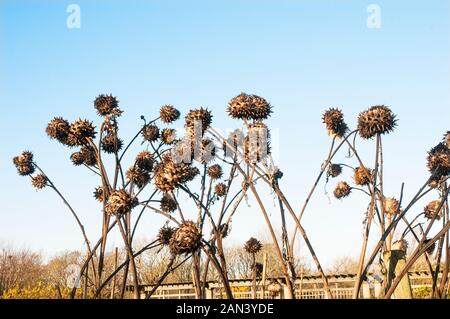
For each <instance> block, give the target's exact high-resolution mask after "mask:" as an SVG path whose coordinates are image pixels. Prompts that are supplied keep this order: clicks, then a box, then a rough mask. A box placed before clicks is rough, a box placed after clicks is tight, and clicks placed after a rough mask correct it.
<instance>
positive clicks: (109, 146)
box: [102, 133, 123, 154]
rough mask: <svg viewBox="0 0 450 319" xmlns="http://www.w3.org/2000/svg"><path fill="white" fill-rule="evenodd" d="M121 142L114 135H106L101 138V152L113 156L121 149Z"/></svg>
mask: <svg viewBox="0 0 450 319" xmlns="http://www.w3.org/2000/svg"><path fill="white" fill-rule="evenodd" d="M122 146H123V142H122V140H121V139H120V138H118V137H116V134H113V133H108V134H106V135H105V136H104V137H103V138H102V150H103V151H104V152H105V153H108V154H115V153H117V152H118V151H120V150H121V149H122Z"/></svg>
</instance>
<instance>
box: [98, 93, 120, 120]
mask: <svg viewBox="0 0 450 319" xmlns="http://www.w3.org/2000/svg"><path fill="white" fill-rule="evenodd" d="M94 106H95V109H96V110H97V113H98V115H100V116H108V115H111V116H120V115H121V114H122V111H121V110H120V109H119V102H118V101H117V99H116V98H115V97H114V96H112V95H105V94H100V95H99V96H97V98H96V99H95V101H94Z"/></svg>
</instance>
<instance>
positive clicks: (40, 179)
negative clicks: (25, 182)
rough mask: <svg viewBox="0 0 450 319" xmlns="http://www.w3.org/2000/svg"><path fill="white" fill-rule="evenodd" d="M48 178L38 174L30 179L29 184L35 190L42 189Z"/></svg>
mask: <svg viewBox="0 0 450 319" xmlns="http://www.w3.org/2000/svg"><path fill="white" fill-rule="evenodd" d="M47 182H48V178H47V176H45V175H44V174H38V175H36V176H34V177H32V178H31V184H32V185H33V187H34V188H36V189H43V188H45V187H46V186H47Z"/></svg>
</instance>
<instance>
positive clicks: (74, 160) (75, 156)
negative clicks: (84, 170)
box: [70, 152, 84, 166]
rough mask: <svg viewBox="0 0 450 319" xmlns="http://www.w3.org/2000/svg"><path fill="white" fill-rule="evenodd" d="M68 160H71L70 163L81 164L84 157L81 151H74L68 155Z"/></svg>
mask: <svg viewBox="0 0 450 319" xmlns="http://www.w3.org/2000/svg"><path fill="white" fill-rule="evenodd" d="M70 160H71V161H72V164H73V165H75V166H80V165H83V163H84V157H83V154H81V152H75V153H72V155H70Z"/></svg>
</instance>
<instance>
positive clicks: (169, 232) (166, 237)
mask: <svg viewBox="0 0 450 319" xmlns="http://www.w3.org/2000/svg"><path fill="white" fill-rule="evenodd" d="M174 233H175V229H173V228H172V227H168V226H164V227H163V228H161V229H160V230H159V232H158V241H159V242H160V243H161V244H162V245H163V246H168V245H169V243H170V239H171V238H172V236H173V234H174Z"/></svg>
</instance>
